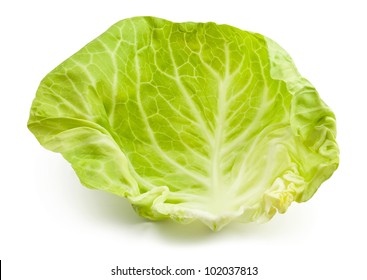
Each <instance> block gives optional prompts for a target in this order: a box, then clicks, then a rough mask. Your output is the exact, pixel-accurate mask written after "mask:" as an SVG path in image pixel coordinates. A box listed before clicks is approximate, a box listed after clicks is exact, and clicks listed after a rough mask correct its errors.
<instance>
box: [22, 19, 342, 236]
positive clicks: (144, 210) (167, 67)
mask: <svg viewBox="0 0 367 280" xmlns="http://www.w3.org/2000/svg"><path fill="white" fill-rule="evenodd" d="M28 127H29V129H30V130H31V131H32V133H33V134H34V135H35V136H36V137H37V139H38V140H39V142H40V143H41V144H42V145H43V146H44V147H45V148H47V149H49V150H52V151H54V152H59V153H61V154H62V155H63V156H64V157H65V159H67V160H68V161H69V162H70V163H71V164H72V166H73V168H74V170H75V171H76V173H77V175H78V176H79V178H80V181H81V183H82V184H84V185H85V186H87V187H89V188H93V189H100V190H104V191H108V192H111V193H114V194H116V195H119V196H124V197H127V199H129V201H130V202H131V203H132V205H133V206H134V208H135V209H136V211H137V212H138V213H139V214H140V215H142V216H144V217H147V218H150V219H153V220H156V219H162V218H167V217H169V218H172V219H174V220H177V221H179V222H182V223H188V222H191V221H193V220H195V219H199V220H200V221H202V222H203V223H205V224H207V225H208V226H209V227H210V228H211V229H213V230H219V229H220V228H222V227H223V226H224V225H226V224H227V223H229V222H230V221H232V220H239V221H243V222H251V221H267V220H269V219H270V218H271V217H272V216H273V215H274V214H275V213H276V212H277V211H278V212H280V213H283V212H285V211H286V210H287V208H288V206H289V205H290V204H291V202H293V201H297V202H302V201H306V200H308V199H309V198H311V196H312V195H313V194H314V193H315V191H316V190H317V189H318V187H319V186H320V184H321V183H322V182H323V181H325V180H326V179H327V178H329V177H330V176H331V174H332V173H333V172H334V170H335V169H336V168H337V166H338V162H339V159H338V153H339V152H338V146H337V144H336V141H335V136H336V129H335V117H334V114H333V113H332V111H331V110H330V109H329V108H328V107H327V106H326V104H325V103H324V102H323V101H322V100H321V99H320V97H319V95H318V93H317V92H316V90H315V88H314V87H313V86H312V85H311V84H310V83H309V82H308V81H307V80H306V79H305V78H303V77H302V76H300V74H299V73H298V71H297V70H296V68H295V66H294V64H293V61H292V59H291V58H290V57H289V55H288V54H287V53H286V52H285V51H284V50H283V49H282V48H281V47H280V46H279V45H277V44H276V43H275V42H274V41H272V40H270V39H269V38H266V37H264V36H262V35H260V34H255V33H251V32H246V31H243V30H239V29H237V28H234V27H231V26H228V25H217V24H215V23H211V22H210V23H192V22H186V23H173V22H170V21H167V20H163V19H159V18H153V17H135V18H131V19H126V20H122V21H120V22H118V23H116V24H115V25H113V26H112V27H111V28H110V29H108V30H107V31H106V32H105V33H104V34H102V35H101V36H99V37H98V38H96V39H95V40H93V41H92V42H90V43H89V44H88V45H86V46H85V47H84V48H82V49H81V50H80V51H78V52H77V53H76V54H74V55H73V56H71V57H70V58H69V59H67V60H66V61H64V62H63V63H61V64H60V65H59V66H58V67H56V68H55V69H54V70H53V71H51V72H50V73H49V74H48V75H47V76H46V77H45V78H44V79H43V80H42V82H41V84H40V86H39V89H38V91H37V95H36V98H35V99H34V101H33V104H32V108H31V112H30V118H29V122H28Z"/></svg>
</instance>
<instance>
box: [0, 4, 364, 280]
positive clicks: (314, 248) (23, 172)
mask: <svg viewBox="0 0 367 280" xmlns="http://www.w3.org/2000/svg"><path fill="white" fill-rule="evenodd" d="M363 2H364V1H353V0H348V1H230V0H226V1H213V0H212V1H200V0H194V1H192V0H186V1H169V0H167V1H149V0H146V1H139V0H132V1H122V0H121V1H108V0H103V1H77V0H73V1H66V0H65V1H36V0H34V1H25V0H24V1H16V0H15V1H2V2H1V4H0V30H1V33H0V42H1V43H0V50H1V51H0V71H1V72H0V80H1V83H0V123H1V126H0V129H1V130H0V131H1V137H0V161H1V168H0V170H1V173H0V175H1V176H0V259H1V260H2V276H3V277H4V278H3V279H7V280H9V279H10V280H11V279H38V280H42V279H56V280H57V279H117V278H121V279H122V278H123V277H116V276H114V277H113V276H111V275H110V270H111V269H112V268H113V267H115V266H116V265H119V266H120V267H129V266H135V267H140V268H148V267H151V266H155V267H165V266H166V265H169V266H171V267H172V268H195V269H202V270H203V269H204V267H206V266H258V267H259V271H260V274H259V275H258V276H253V277H249V278H251V279H298V280H302V279H367V270H366V264H367V263H366V262H367V255H366V254H367V253H366V252H367V241H366V240H367V238H366V237H367V230H366V207H367V191H366V189H367V184H366V174H367V170H366V163H367V152H366V143H367V142H366V141H367V139H366V133H365V130H366V121H367V117H366V112H367V103H366V101H367V98H366V95H367V91H366V80H367V78H366V76H367V75H366V74H367V69H366V65H367V59H366V49H367V44H366V40H365V38H366V26H367V21H366V16H365V11H366V9H365V8H364V6H363V5H362V4H363ZM138 15H153V16H158V17H163V18H166V19H169V20H173V21H215V22H217V23H227V24H230V25H234V26H236V27H239V28H241V29H245V30H250V31H256V32H259V33H262V34H264V35H267V36H268V37H270V38H272V39H274V40H275V41H277V42H278V43H279V44H280V45H282V46H283V47H284V48H285V49H286V50H287V51H288V52H289V53H290V54H291V56H292V57H293V59H294V61H295V63H296V65H297V66H298V69H299V71H300V72H301V73H302V75H304V76H305V77H307V78H308V79H309V80H310V81H311V82H312V83H313V84H314V86H315V87H316V88H317V89H318V91H319V93H320V95H321V96H322V98H323V99H324V100H325V101H326V103H327V104H328V105H329V106H330V107H331V108H332V109H333V111H334V112H335V114H336V116H337V124H338V143H339V145H340V150H341V155H340V157H341V161H340V166H339V169H338V170H337V171H336V172H335V174H334V175H333V176H332V178H331V179H329V180H328V181H327V182H325V183H324V184H323V185H322V186H321V188H320V189H319V191H318V192H317V193H316V195H315V196H314V197H313V198H312V199H311V200H310V201H309V202H307V203H304V204H293V205H292V206H291V207H290V209H289V210H288V212H287V213H286V214H285V215H277V216H276V217H275V218H274V219H273V220H272V221H270V222H269V223H267V224H264V225H253V224H251V225H242V224H232V225H231V226H228V227H226V228H224V229H223V230H222V231H220V232H218V233H213V232H210V231H209V230H207V229H206V228H205V227H204V226H201V225H198V224H193V225H189V226H181V225H177V224H173V223H171V222H158V223H152V222H149V221H146V220H144V219H142V218H140V217H138V216H137V215H136V214H135V213H134V212H133V210H132V209H131V207H130V205H129V204H128V203H127V202H126V201H125V200H124V199H122V198H119V197H115V196H113V195H110V194H107V193H103V192H100V191H92V190H89V189H87V188H85V187H83V186H81V184H80V183H79V181H78V179H77V177H76V175H75V174H74V172H73V170H72V168H71V167H70V165H69V164H68V163H67V162H66V161H65V160H64V159H63V158H62V157H61V156H60V155H59V154H54V153H52V152H49V151H47V150H45V149H44V148H42V147H41V146H40V145H39V144H38V142H37V141H36V139H35V138H34V136H33V135H32V134H31V133H30V132H29V131H28V130H27V128H26V123H27V119H28V114H29V109H30V105H31V101H32V99H33V98H34V95H35V92H36V89H37V86H38V84H39V82H40V80H41V79H42V78H43V77H44V76H45V75H46V74H47V73H48V72H49V71H50V70H52V69H53V68H54V67H55V66H57V65H58V64H59V63H60V62H61V61H63V60H64V59H66V58H68V57H69V56H70V55H71V54H73V53H74V52H76V51H78V50H79V49H80V48H81V47H82V46H84V45H85V44H86V43H88V42H89V41H91V40H92V39H94V38H95V37H97V36H98V35H99V34H100V33H102V32H104V31H105V30H106V29H107V28H108V27H109V26H110V25H112V24H113V23H115V22H116V21H118V20H120V19H124V18H127V17H132V16H138ZM124 278H125V279H128V278H127V277H124ZM131 278H132V277H131ZM141 278H143V279H151V278H149V277H138V276H136V277H135V278H133V279H141ZM205 278H207V279H211V278H213V279H214V278H215V279H243V278H246V277H241V276H239V277H234V276H232V277H223V276H222V277H220V276H216V277H209V276H206V277H204V276H201V277H199V276H195V277H185V279H205ZM152 279H154V278H152ZM155 279H159V278H158V277H156V278H155ZM165 279H180V278H179V277H166V278H165Z"/></svg>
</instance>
